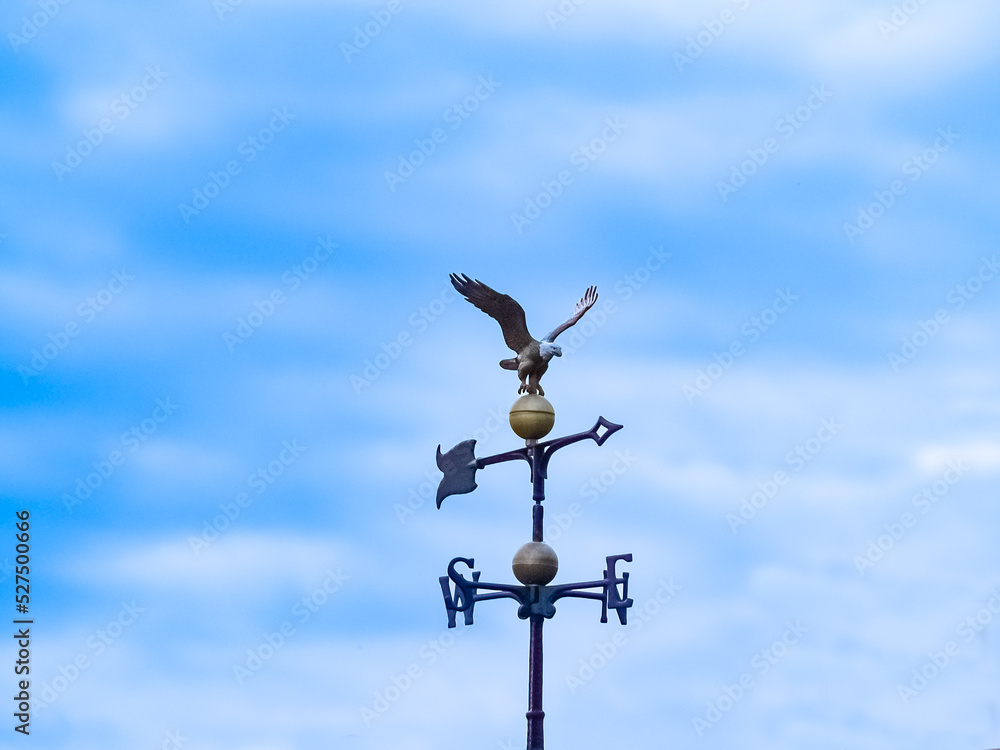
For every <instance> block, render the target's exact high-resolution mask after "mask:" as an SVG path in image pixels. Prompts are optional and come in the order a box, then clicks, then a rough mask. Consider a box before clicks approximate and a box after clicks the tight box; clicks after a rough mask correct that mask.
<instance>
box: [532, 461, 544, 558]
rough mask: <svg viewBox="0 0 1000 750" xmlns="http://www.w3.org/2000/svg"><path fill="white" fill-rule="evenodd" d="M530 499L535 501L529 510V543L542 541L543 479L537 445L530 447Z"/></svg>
mask: <svg viewBox="0 0 1000 750" xmlns="http://www.w3.org/2000/svg"><path fill="white" fill-rule="evenodd" d="M531 499H532V500H534V501H535V505H534V507H533V508H532V509H531V521H532V523H531V541H533V542H540V541H542V500H544V499H545V477H544V476H542V450H541V449H539V447H538V446H537V445H533V446H532V447H531Z"/></svg>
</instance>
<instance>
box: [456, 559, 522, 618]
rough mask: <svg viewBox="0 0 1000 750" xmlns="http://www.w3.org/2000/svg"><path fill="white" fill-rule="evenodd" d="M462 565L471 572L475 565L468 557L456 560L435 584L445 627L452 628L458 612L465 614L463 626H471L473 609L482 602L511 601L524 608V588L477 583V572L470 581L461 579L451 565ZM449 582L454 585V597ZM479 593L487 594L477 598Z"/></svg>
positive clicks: (502, 584)
mask: <svg viewBox="0 0 1000 750" xmlns="http://www.w3.org/2000/svg"><path fill="white" fill-rule="evenodd" d="M459 562H460V563H464V564H465V565H466V567H468V568H470V569H471V568H472V567H473V566H475V564H476V562H475V560H473V559H472V558H471V557H456V558H455V559H454V560H452V561H451V562H450V563H449V564H448V575H446V576H441V577H440V578H439V579H438V582H439V583H440V584H441V593H442V594H443V595H444V606H445V609H446V610H447V612H448V627H449V628H453V627H455V622H456V618H455V616H456V615H457V614H458V613H459V612H463V613H465V624H466V625H472V623H473V614H472V613H473V608H474V607H475V606H476V602H480V601H484V600H486V599H515V600H517V602H518V603H519V604H520V605H521V607H524V606H526V605H527V601H528V592H527V588H528V587H526V586H512V585H509V584H505V583H480V582H479V575H480V573H479V571H478V570H473V571H472V580H471V581H470V580H469V579H467V578H465V577H464V576H463V575H462V574H461V573H459V572H458V571H457V570H455V563H459ZM449 582H454V584H455V589H454V593H453V592H452V588H451V585H450V583H449ZM480 590H485V591H489V592H491V593H488V594H480V593H479V591H480Z"/></svg>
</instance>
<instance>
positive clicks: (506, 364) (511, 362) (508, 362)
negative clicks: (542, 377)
mask: <svg viewBox="0 0 1000 750" xmlns="http://www.w3.org/2000/svg"><path fill="white" fill-rule="evenodd" d="M500 366H501V367H502V368H503V369H505V370H516V369H517V357H511V358H510V359H501V360H500Z"/></svg>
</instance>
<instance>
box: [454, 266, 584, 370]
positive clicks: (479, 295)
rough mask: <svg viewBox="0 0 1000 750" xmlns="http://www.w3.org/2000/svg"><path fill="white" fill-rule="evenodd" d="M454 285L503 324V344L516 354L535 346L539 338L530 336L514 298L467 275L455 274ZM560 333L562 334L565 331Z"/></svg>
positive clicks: (573, 321) (468, 298)
mask: <svg viewBox="0 0 1000 750" xmlns="http://www.w3.org/2000/svg"><path fill="white" fill-rule="evenodd" d="M451 283H452V285H453V286H454V287H455V289H457V290H458V291H459V293H460V294H461V295H462V296H463V297H465V298H466V299H467V300H469V302H471V303H472V304H474V305H475V306H476V307H478V308H479V309H480V310H482V311H483V312H484V313H486V314H487V315H489V316H490V317H491V318H493V319H494V320H495V321H496V322H497V323H499V324H500V329H501V330H502V331H503V340H504V341H506V342H507V346H509V347H510V348H511V349H513V350H514V351H515V352H517V353H518V354H520V353H521V351H522V350H523V349H524V348H525V347H527V346H530V345H531V344H532V343H535V338H534V337H533V336H532V335H531V334H530V333H528V324H527V322H526V321H525V319H524V308H522V307H521V306H520V305H519V304H518V303H517V300H515V299H514V298H513V297H511V296H510V295H507V294H500V292H498V291H496V290H495V289H490V287H488V286H486V284H484V283H482V282H481V281H475V280H473V279H470V278H469V277H468V276H466V275H465V274H464V273H463V274H462V275H459V274H456V273H453V274H451ZM591 304H593V303H591ZM577 309H579V305H577ZM584 312H586V310H584ZM580 315H583V312H581V313H578V314H577V316H576V318H574V319H573V320H572V322H571V323H567V324H565V325H566V326H571V325H573V323H575V322H576V320H577V319H578V318H579V316H580ZM557 330H560V331H561V330H562V329H561V328H560V329H557Z"/></svg>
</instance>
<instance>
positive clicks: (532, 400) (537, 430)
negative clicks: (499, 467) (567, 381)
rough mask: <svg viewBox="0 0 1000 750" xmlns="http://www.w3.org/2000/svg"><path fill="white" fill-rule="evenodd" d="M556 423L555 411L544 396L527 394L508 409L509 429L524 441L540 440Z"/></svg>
mask: <svg viewBox="0 0 1000 750" xmlns="http://www.w3.org/2000/svg"><path fill="white" fill-rule="evenodd" d="M555 423H556V410H555V409H553V408H552V404H550V403H549V402H548V400H547V399H546V398H545V397H544V396H538V395H535V394H532V393H528V394H526V395H524V396H521V398H519V399H518V400H517V401H515V402H514V405H513V406H512V407H510V428H511V429H512V430H514V432H515V434H517V435H518V436H519V437H522V438H524V439H525V440H540V439H541V438H543V437H545V436H546V435H548V434H549V430H551V429H552V426H553V425H554V424H555Z"/></svg>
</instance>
